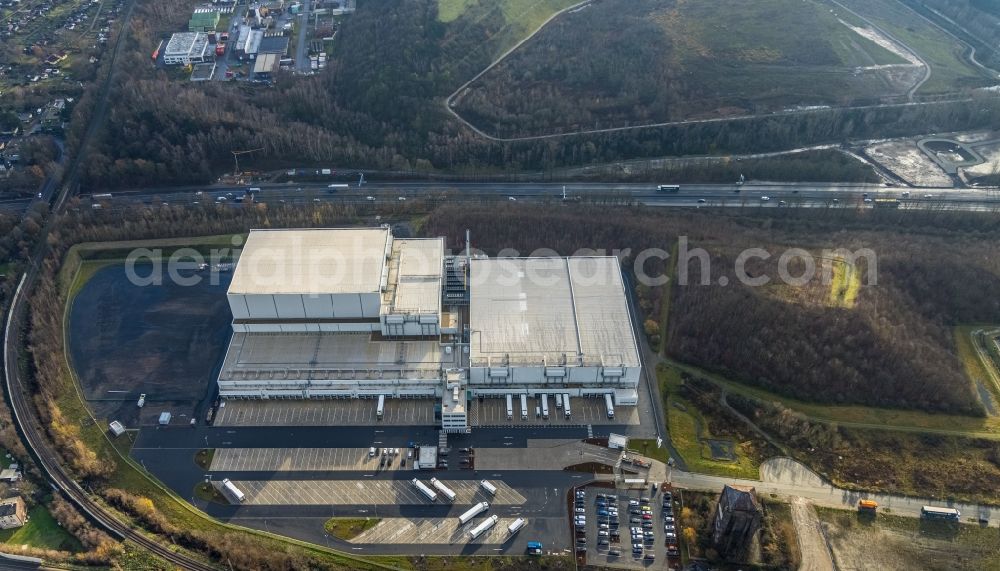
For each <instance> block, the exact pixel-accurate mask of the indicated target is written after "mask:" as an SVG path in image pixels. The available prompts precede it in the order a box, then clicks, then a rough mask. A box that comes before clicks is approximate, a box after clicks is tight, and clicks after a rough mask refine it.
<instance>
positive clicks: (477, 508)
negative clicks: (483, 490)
mask: <svg viewBox="0 0 1000 571" xmlns="http://www.w3.org/2000/svg"><path fill="white" fill-rule="evenodd" d="M488 509H490V504H489V503H488V502H479V503H478V504H476V505H474V506H472V507H471V508H469V509H468V510H467V511H466V512H465V513H463V514H462V515H460V516H458V524H459V525H465V524H467V523H469V522H470V521H472V518H474V517H476V516H477V515H479V514H481V513H483V512H484V511H486V510H488Z"/></svg>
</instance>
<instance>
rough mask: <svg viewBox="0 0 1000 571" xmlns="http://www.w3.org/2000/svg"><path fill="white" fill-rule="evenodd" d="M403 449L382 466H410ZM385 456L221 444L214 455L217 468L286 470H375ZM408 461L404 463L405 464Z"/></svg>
mask: <svg viewBox="0 0 1000 571" xmlns="http://www.w3.org/2000/svg"><path fill="white" fill-rule="evenodd" d="M409 450H410V449H408V448H403V449H400V453H399V455H398V456H386V459H387V461H388V466H381V469H382V470H398V469H411V470H412V459H407V457H406V455H407V451H409ZM381 458H382V456H381V455H376V456H374V457H369V456H368V449H367V448H220V449H217V450H216V451H215V457H214V458H212V466H211V470H212V471H214V472H286V471H292V470H300V471H307V472H308V471H335V470H375V469H378V468H380V465H379V464H380V461H381ZM404 464H405V466H404Z"/></svg>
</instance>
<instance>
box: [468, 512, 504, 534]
mask: <svg viewBox="0 0 1000 571" xmlns="http://www.w3.org/2000/svg"><path fill="white" fill-rule="evenodd" d="M498 521H500V518H498V517H497V516H495V515H491V516H490V517H488V518H486V519H484V520H483V521H482V522H480V523H479V525H477V526H476V527H474V528H472V530H471V531H469V539H475V538H477V537H479V536H480V535H482V534H484V533H486V532H487V531H489V530H490V528H492V527H493V526H494V525H496V524H497V522H498Z"/></svg>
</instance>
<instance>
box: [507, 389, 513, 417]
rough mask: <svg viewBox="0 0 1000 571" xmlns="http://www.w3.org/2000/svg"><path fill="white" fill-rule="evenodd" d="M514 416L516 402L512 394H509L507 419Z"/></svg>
mask: <svg viewBox="0 0 1000 571" xmlns="http://www.w3.org/2000/svg"><path fill="white" fill-rule="evenodd" d="M513 418H514V403H513V399H512V398H511V395H507V420H513Z"/></svg>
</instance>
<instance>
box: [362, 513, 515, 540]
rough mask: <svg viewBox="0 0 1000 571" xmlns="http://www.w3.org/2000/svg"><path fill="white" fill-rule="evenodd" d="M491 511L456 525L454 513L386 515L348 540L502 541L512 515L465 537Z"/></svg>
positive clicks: (506, 535)
mask: <svg viewBox="0 0 1000 571" xmlns="http://www.w3.org/2000/svg"><path fill="white" fill-rule="evenodd" d="M490 515H493V514H491V513H490V512H488V511H487V512H485V513H483V514H481V515H479V516H477V517H475V518H473V519H472V521H470V522H469V523H467V524H465V525H459V523H458V517H449V518H443V519H441V518H437V519H405V518H389V519H384V520H382V521H381V522H380V523H379V524H378V525H376V526H375V527H373V528H371V529H369V530H368V531H366V532H364V533H362V534H361V535H359V536H357V537H355V538H354V539H352V540H351V543H367V544H393V543H424V544H426V543H433V544H452V543H476V544H482V543H489V544H502V543H504V542H506V541H508V540H509V539H511V538H512V536H511V534H510V532H509V531H508V530H507V526H508V525H510V524H511V523H513V522H514V520H515V519H517V518H515V517H502V518H500V519H499V520H498V521H497V523H496V525H494V526H493V527H492V528H491V529H490V530H489V531H487V532H486V533H484V534H482V535H480V536H479V537H477V538H476V539H470V538H469V534H468V532H469V530H471V529H473V528H474V527H476V526H477V525H479V524H480V523H482V521H483V520H485V519H486V518H487V517H489V516H490Z"/></svg>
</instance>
